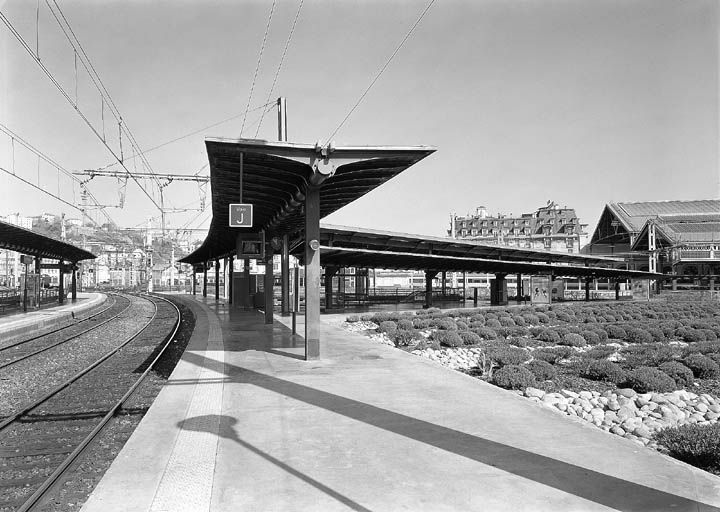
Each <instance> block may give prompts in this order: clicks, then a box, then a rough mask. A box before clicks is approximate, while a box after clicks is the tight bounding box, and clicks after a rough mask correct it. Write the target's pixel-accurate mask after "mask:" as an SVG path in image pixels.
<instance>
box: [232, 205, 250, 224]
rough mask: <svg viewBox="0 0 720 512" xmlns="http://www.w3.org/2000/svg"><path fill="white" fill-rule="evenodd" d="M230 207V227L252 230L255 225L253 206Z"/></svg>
mask: <svg viewBox="0 0 720 512" xmlns="http://www.w3.org/2000/svg"><path fill="white" fill-rule="evenodd" d="M229 206H230V212H229V213H230V215H229V217H230V227H231V228H251V227H252V225H253V205H251V204H231V205H229Z"/></svg>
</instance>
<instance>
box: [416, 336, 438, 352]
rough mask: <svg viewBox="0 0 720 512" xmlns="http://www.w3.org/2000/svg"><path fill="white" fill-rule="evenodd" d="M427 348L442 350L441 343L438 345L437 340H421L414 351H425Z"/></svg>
mask: <svg viewBox="0 0 720 512" xmlns="http://www.w3.org/2000/svg"><path fill="white" fill-rule="evenodd" d="M426 348H431V349H433V350H440V343H438V341H437V340H425V339H423V340H420V341H418V343H417V345H415V347H414V348H413V350H425V349H426Z"/></svg>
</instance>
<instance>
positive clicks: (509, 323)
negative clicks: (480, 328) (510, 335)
mask: <svg viewBox="0 0 720 512" xmlns="http://www.w3.org/2000/svg"><path fill="white" fill-rule="evenodd" d="M498 322H500V325H502V326H503V327H513V326H515V325H516V324H515V320H513V319H512V317H509V316H501V317H500V318H498Z"/></svg>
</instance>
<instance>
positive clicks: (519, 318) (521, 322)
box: [512, 315, 527, 327]
mask: <svg viewBox="0 0 720 512" xmlns="http://www.w3.org/2000/svg"><path fill="white" fill-rule="evenodd" d="M512 319H513V321H514V322H515V325H519V326H520V327H525V324H526V323H527V322H525V319H524V318H523V317H522V316H520V315H513V316H512Z"/></svg>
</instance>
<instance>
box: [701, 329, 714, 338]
mask: <svg viewBox="0 0 720 512" xmlns="http://www.w3.org/2000/svg"><path fill="white" fill-rule="evenodd" d="M700 331H701V332H702V333H703V334H704V335H705V341H717V339H718V337H717V334H715V331H713V330H712V329H700Z"/></svg>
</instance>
